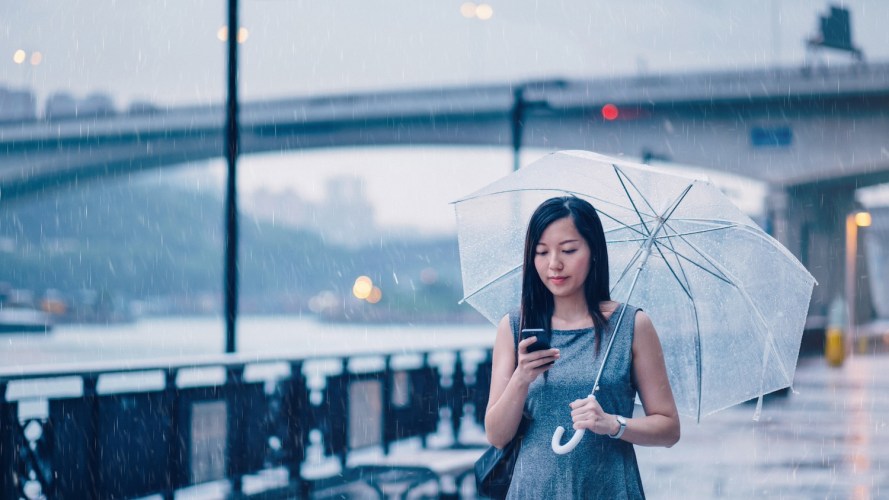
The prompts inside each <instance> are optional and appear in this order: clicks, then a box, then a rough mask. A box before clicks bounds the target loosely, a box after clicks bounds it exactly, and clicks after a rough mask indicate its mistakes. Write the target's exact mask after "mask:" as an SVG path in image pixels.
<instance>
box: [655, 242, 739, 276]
mask: <svg viewBox="0 0 889 500" xmlns="http://www.w3.org/2000/svg"><path fill="white" fill-rule="evenodd" d="M680 238H681V236H680ZM686 243H687V242H686ZM671 250H672V251H673V252H674V253H675V254H676V255H677V256H678V257H680V258H682V259H685V260H686V261H687V262H688V263H689V264H691V265H693V266H695V267H697V268H698V269H700V270H701V271H704V272H705V273H707V274H709V275H710V276H713V277H714V278H716V279H718V280H720V281H724V282H726V283H728V284H730V285H734V284H735V283H733V282H732V280H730V279H729V278H728V277H726V276H720V275H719V274H716V273H715V272H713V270H711V269H707V268H706V267H704V266H702V265H701V264H700V263H698V262H696V261H695V260H694V259H692V258H691V257H689V256H687V255H685V254H684V253H682V252H680V251H678V250H675V249H672V248H671ZM718 270H719V269H717V271H718Z"/></svg>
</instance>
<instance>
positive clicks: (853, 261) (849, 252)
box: [845, 210, 871, 355]
mask: <svg viewBox="0 0 889 500" xmlns="http://www.w3.org/2000/svg"><path fill="white" fill-rule="evenodd" d="M870 224H871V215H870V213H869V212H867V211H865V210H855V211H853V212H851V213H849V214H848V215H846V275H845V278H846V280H845V281H846V283H845V289H846V325H847V327H846V352H847V353H848V354H849V355H851V354H852V347H853V345H854V339H855V338H856V337H857V335H858V332H857V329H858V318H857V314H856V311H857V309H858V307H857V303H858V276H857V275H858V228H859V227H867V226H870Z"/></svg>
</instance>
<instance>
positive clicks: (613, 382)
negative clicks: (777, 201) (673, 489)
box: [485, 196, 679, 499]
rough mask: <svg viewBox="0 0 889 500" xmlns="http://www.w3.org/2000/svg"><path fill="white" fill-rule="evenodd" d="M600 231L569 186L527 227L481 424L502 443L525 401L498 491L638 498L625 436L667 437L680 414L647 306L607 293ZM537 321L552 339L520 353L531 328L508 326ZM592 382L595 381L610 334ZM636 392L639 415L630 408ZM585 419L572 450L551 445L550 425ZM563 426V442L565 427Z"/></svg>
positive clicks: (666, 442)
mask: <svg viewBox="0 0 889 500" xmlns="http://www.w3.org/2000/svg"><path fill="white" fill-rule="evenodd" d="M608 286H609V281H608V252H607V249H606V246H605V234H604V231H603V229H602V223H601V221H600V220H599V216H598V214H597V213H596V211H595V209H594V208H593V206H592V205H590V204H589V203H588V202H586V201H584V200H582V199H580V198H576V197H571V196H566V197H559V198H552V199H549V200H547V201H546V202H544V203H543V204H542V205H540V206H539V207H538V208H537V210H536V211H535V212H534V214H533V215H532V216H531V220H530V222H529V224H528V232H527V235H526V237H525V256H524V275H523V281H522V299H521V310H520V312H517V313H516V314H515V315H517V316H518V318H511V316H514V315H512V314H511V315H507V316H506V317H504V318H503V320H501V321H500V325H499V327H498V329H497V339H496V341H495V344H494V368H493V373H492V378H491V394H490V399H489V400H488V408H487V414H486V416H485V428H486V432H487V437H488V440H489V441H490V442H491V443H492V444H493V445H494V446H497V447H503V446H505V445H506V444H507V443H508V442H509V441H510V440H511V439H512V437H513V436H514V435H515V433H516V429H517V428H518V425H519V422H520V420H521V416H522V412H523V411H526V412H527V413H528V414H529V416H530V417H531V418H532V421H531V424H530V426H529V428H528V430H527V433H526V434H525V438H524V440H523V441H522V446H521V451H520V453H519V458H518V461H517V463H516V466H515V472H514V474H513V480H512V484H511V485H510V489H509V496H508V497H507V498H529V499H539V498H547V497H548V498H608V499H619V498H644V492H643V489H642V481H641V479H640V476H639V468H638V465H637V463H636V455H635V452H634V450H633V445H634V444H638V445H645V446H667V447H669V446H672V445H674V444H675V443H676V442H677V441H678V440H679V415H678V413H677V411H676V403H675V402H674V400H673V393H672V391H671V390H670V382H669V380H668V379H667V372H666V367H665V365H664V356H663V351H662V350H661V345H660V341H659V340H658V337H657V333H656V332H655V329H654V326H653V325H652V323H651V320H650V319H649V318H648V316H647V315H646V314H645V313H644V312H642V311H641V310H640V309H637V308H634V307H632V306H629V305H627V306H626V308H627V309H626V312H625V313H624V317H623V320H622V321H621V323H620V325H618V326H617V330H616V331H614V327H615V326H616V325H615V323H617V318H618V317H619V316H620V310H621V308H622V307H623V304H619V303H617V302H614V301H612V300H611V297H610V293H609V289H608ZM520 328H542V329H543V330H544V334H542V335H541V337H550V340H551V342H550V344H551V347H552V348H551V349H546V350H540V351H536V352H528V346H530V345H531V344H533V343H534V342H535V341H536V340H537V339H536V338H535V337H531V338H527V339H524V340H521V342H519V344H518V349H516V344H515V343H514V342H515V341H514V339H515V338H516V337H514V335H515V333H514V332H515V331H517V330H518V329H520ZM612 334H613V335H615V337H614V343H613V345H612V348H611V352H610V354H609V355H608V357H607V361H606V363H605V368H604V371H603V373H602V378H601V380H600V382H599V391H598V392H597V394H596V397H595V398H589V397H587V395H588V394H589V393H590V391H592V388H593V382H594V380H595V378H596V373H597V372H598V370H599V366H600V365H601V363H602V358H603V357H604V353H605V350H606V349H605V348H606V346H607V344H608V341H609V339H610V338H611V335H612ZM637 392H638V394H639V398H640V399H641V401H642V408H643V409H644V410H645V415H644V416H639V417H633V407H634V402H635V396H636V393H637ZM569 424H572V425H571V427H573V428H574V429H586V430H588V431H591V432H592V435H590V433H587V435H586V436H584V438H583V440H582V441H581V442H580V444H579V445H578V446H577V448H575V449H574V451H572V452H570V453H568V454H565V455H557V454H555V453H554V452H553V451H552V449H551V447H550V441H551V439H552V435H553V431H554V430H555V429H556V427H558V426H559V425H561V426H564V427H565V428H569ZM572 433H573V431H572V430H570V429H569V430H568V431H567V432H566V436H565V437H563V439H562V442H563V443H564V442H566V441H567V440H568V438H570V437H571V434H572Z"/></svg>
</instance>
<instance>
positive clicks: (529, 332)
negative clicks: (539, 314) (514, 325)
mask: <svg viewBox="0 0 889 500" xmlns="http://www.w3.org/2000/svg"><path fill="white" fill-rule="evenodd" d="M544 336H545V334H544V329H543V328H522V340H525V339H526V338H528V337H537V340H536V341H535V342H534V343H533V344H531V345H529V346H528V352H534V351H542V350H544V349H549V348H550V345H549V341H548V340H547V339H545V338H544Z"/></svg>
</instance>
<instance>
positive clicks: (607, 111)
mask: <svg viewBox="0 0 889 500" xmlns="http://www.w3.org/2000/svg"><path fill="white" fill-rule="evenodd" d="M618 116H620V110H619V109H617V106H615V105H614V104H606V105H604V106H602V118H605V119H606V120H608V121H612V120H617V117H618Z"/></svg>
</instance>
